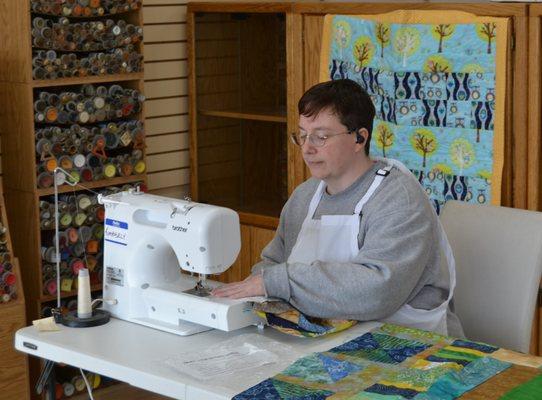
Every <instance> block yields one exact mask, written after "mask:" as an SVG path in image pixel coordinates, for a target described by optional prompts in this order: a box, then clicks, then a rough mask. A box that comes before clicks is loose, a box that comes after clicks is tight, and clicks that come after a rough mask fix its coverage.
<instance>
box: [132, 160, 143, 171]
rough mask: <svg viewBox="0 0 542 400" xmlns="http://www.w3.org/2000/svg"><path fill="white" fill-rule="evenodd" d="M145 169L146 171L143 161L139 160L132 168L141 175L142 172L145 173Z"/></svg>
mask: <svg viewBox="0 0 542 400" xmlns="http://www.w3.org/2000/svg"><path fill="white" fill-rule="evenodd" d="M145 169H146V166H145V162H144V161H142V160H140V161H138V162H136V164H135V166H134V171H135V172H136V173H137V174H142V173H143V172H145Z"/></svg>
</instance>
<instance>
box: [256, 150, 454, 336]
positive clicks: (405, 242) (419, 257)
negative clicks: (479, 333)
mask: <svg viewBox="0 0 542 400" xmlns="http://www.w3.org/2000/svg"><path fill="white" fill-rule="evenodd" d="M384 167H385V164H384V163H383V162H381V161H379V162H376V163H375V164H374V165H373V167H372V168H371V169H370V170H368V171H367V172H366V173H365V174H363V175H362V176H361V177H360V178H358V179H357V180H356V181H355V182H354V183H353V184H352V185H351V186H350V187H348V188H347V189H345V190H343V191H342V192H340V193H336V194H334V195H330V194H328V193H327V192H324V194H323V196H322V199H321V201H320V203H319V205H318V207H317V209H316V212H315V214H314V216H313V217H314V218H316V219H320V217H321V216H322V215H347V214H349V215H352V214H353V212H354V208H355V206H356V204H357V203H358V202H359V200H360V199H361V198H362V197H363V195H364V194H365V193H366V192H367V190H368V188H369V186H370V185H371V183H372V181H373V179H374V177H375V173H376V171H377V170H378V169H379V168H384ZM319 183H320V180H318V179H315V178H311V179H309V180H307V181H306V182H304V183H302V184H301V185H299V186H298V187H297V188H296V189H295V191H294V192H293V193H292V195H291V196H290V198H289V199H288V201H287V202H286V204H285V206H284V208H283V209H282V212H281V215H280V222H279V226H278V229H277V232H276V235H275V237H274V238H273V240H272V241H271V242H270V243H269V244H268V245H267V246H266V247H265V248H264V249H263V251H262V261H261V262H259V263H258V264H256V265H255V266H254V267H253V273H257V272H259V271H261V270H262V269H263V279H264V285H265V291H266V294H267V295H268V296H270V297H278V298H281V299H284V300H285V301H287V302H289V303H290V304H292V306H294V307H295V308H297V309H298V310H300V311H301V312H303V313H305V314H307V315H311V316H314V317H321V318H341V319H354V320H359V321H368V320H379V319H383V318H386V317H388V316H391V315H392V314H393V313H395V312H396V311H397V310H398V309H399V308H400V307H401V306H402V305H403V304H405V303H407V304H410V305H411V306H412V307H415V308H421V309H432V308H435V307H436V306H438V305H439V304H441V303H442V302H443V301H444V300H446V298H447V297H448V292H449V276H448V272H447V267H446V263H441V251H440V246H439V243H438V241H437V240H436V239H435V238H436V237H437V229H438V224H437V220H436V217H434V215H433V213H432V212H431V210H430V207H431V204H430V202H429V200H428V198H427V196H426V194H425V193H424V191H423V188H422V187H421V185H419V184H418V183H417V182H416V180H414V179H410V178H408V177H407V176H405V175H404V174H403V173H402V172H400V171H399V170H397V169H395V168H393V169H392V170H391V172H390V174H389V175H388V176H387V177H385V178H384V180H383V181H382V183H381V184H380V186H379V187H378V189H377V190H376V191H375V193H374V194H373V196H372V197H371V198H370V199H369V200H368V201H367V203H366V204H365V206H364V207H363V212H362V214H363V215H362V217H361V224H360V230H359V235H358V244H359V248H360V251H359V253H358V255H357V256H356V257H355V258H354V259H353V260H352V261H351V262H348V263H336V262H321V261H318V260H317V261H314V262H312V263H311V264H310V265H308V264H302V263H287V262H286V261H287V259H288V257H289V256H290V253H291V252H292V248H293V247H294V244H295V242H296V240H297V236H298V234H299V232H300V230H301V225H302V223H303V220H304V219H305V217H306V216H307V212H308V207H309V203H310V201H311V199H312V197H313V195H314V193H315V192H316V189H317V187H318V184H319ZM447 322H448V333H449V334H450V335H452V336H458V337H463V336H464V335H463V330H462V328H461V324H460V322H459V320H458V319H457V317H456V316H455V314H453V313H452V312H451V311H450V309H448V321H447Z"/></svg>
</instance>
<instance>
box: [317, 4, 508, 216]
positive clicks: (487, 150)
mask: <svg viewBox="0 0 542 400" xmlns="http://www.w3.org/2000/svg"><path fill="white" fill-rule="evenodd" d="M507 29H508V22H507V18H492V17H477V16H475V15H472V14H468V13H462V12H456V11H454V12H452V11H450V12H447V11H437V12H436V11H420V10H416V11H398V12H393V13H389V14H381V15H361V16H346V15H328V16H326V18H325V23H324V35H323V42H322V53H321V58H320V59H321V65H320V80H321V81H325V80H329V79H341V78H349V79H353V80H355V81H357V82H358V83H359V84H361V85H362V87H363V88H364V89H365V90H367V92H368V93H369V95H370V96H371V98H372V100H373V102H374V105H375V108H376V118H375V122H374V126H373V134H372V139H371V154H372V155H373V156H381V157H387V158H395V159H398V160H399V161H401V162H403V163H404V164H405V165H406V166H407V167H408V168H409V169H410V170H411V171H412V172H413V173H414V174H415V176H416V177H417V178H418V180H419V181H420V183H421V184H422V186H423V187H424V189H425V190H426V192H427V194H428V195H429V197H430V199H431V200H432V202H433V204H434V206H435V208H436V209H437V211H440V208H441V207H442V205H443V204H444V203H445V202H446V201H447V200H450V199H454V200H462V201H468V202H474V203H479V204H494V205H498V204H500V201H501V181H502V167H503V159H504V99H505V79H506V77H505V74H506V49H507Z"/></svg>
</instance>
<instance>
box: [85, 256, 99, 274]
mask: <svg viewBox="0 0 542 400" xmlns="http://www.w3.org/2000/svg"><path fill="white" fill-rule="evenodd" d="M86 264H87V269H88V270H89V271H90V272H92V271H94V269H95V268H96V265H97V264H98V260H96V257H94V256H92V255H90V254H89V255H88V256H87V259H86Z"/></svg>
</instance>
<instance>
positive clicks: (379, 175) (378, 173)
mask: <svg viewBox="0 0 542 400" xmlns="http://www.w3.org/2000/svg"><path fill="white" fill-rule="evenodd" d="M392 168H393V166H392V165H387V166H386V167H384V168H382V169H379V170H378V171H376V177H375V178H374V180H373V183H371V186H369V189H367V192H366V193H365V194H364V195H363V197H362V198H361V200H360V201H359V202H358V204H356V208H355V209H354V215H356V214H361V210H362V209H363V206H364V205H365V203H367V201H369V199H370V198H371V196H372V195H373V194H374V192H375V191H376V189H377V188H378V187H379V186H380V184H381V183H382V181H383V180H384V178H385V177H386V176H388V175H389V174H390V171H391V169H392Z"/></svg>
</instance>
